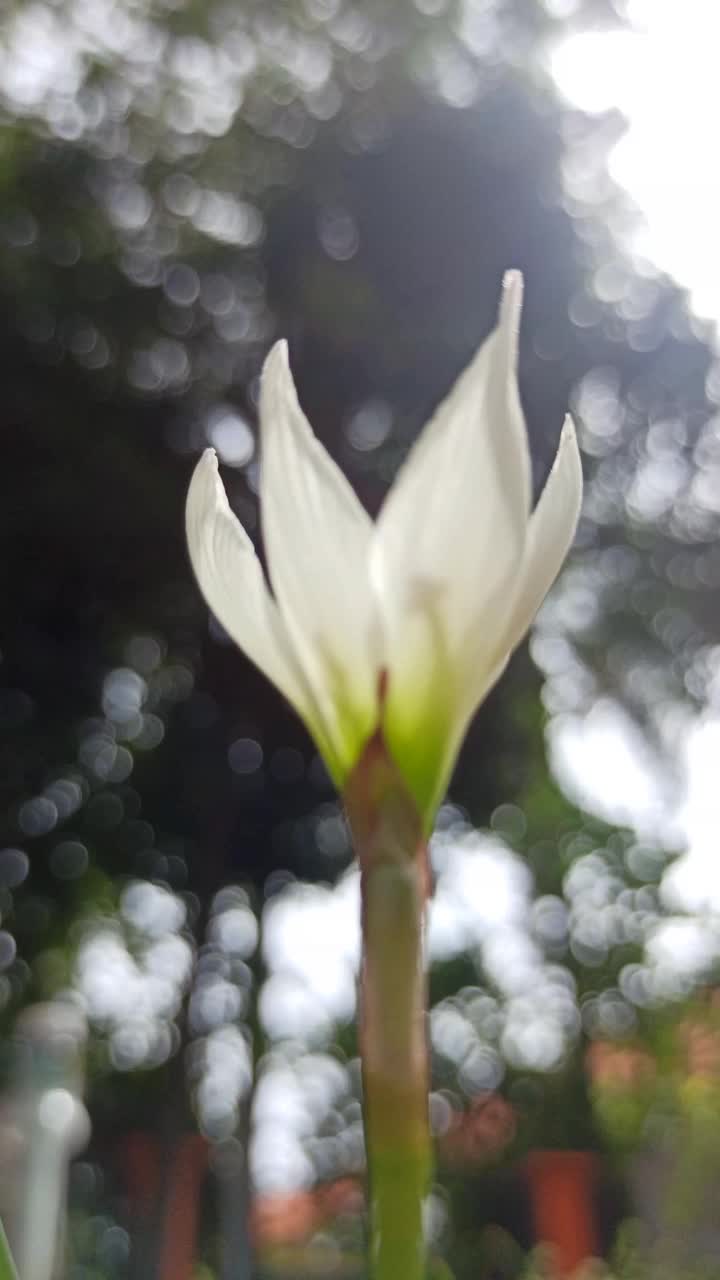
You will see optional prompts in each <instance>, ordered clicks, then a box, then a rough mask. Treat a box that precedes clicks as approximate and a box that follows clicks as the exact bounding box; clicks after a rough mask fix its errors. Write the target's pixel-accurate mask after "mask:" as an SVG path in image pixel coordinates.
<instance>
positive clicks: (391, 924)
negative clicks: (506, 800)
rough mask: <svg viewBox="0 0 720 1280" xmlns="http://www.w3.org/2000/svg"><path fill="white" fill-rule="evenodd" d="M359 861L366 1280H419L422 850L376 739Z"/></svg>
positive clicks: (426, 1136)
mask: <svg viewBox="0 0 720 1280" xmlns="http://www.w3.org/2000/svg"><path fill="white" fill-rule="evenodd" d="M345 802H346V807H347V812H348V818H349V821H350V825H351V828H352V832H353V837H354V840H355V844H356V848H357V853H358V857H359V860H360V871H361V885H362V928H363V962H362V979H361V1008H360V1049H361V1056H362V1071H363V1093H364V1108H363V1111H364V1123H365V1142H366V1148H367V1160H368V1174H369V1184H370V1197H369V1198H370V1263H371V1274H372V1277H373V1280H425V1274H426V1256H425V1242H424V1235H423V1221H422V1214H423V1201H424V1198H425V1195H426V1194H427V1189H428V1180H429V1176H430V1169H431V1147H430V1133H429V1123H428V1054H427V1038H426V1028H425V1005H426V990H425V977H424V972H423V959H422V938H423V922H424V912H425V897H426V888H425V886H426V850H425V845H424V842H423V839H422V831H421V823H420V818H419V815H418V812H417V808H416V806H415V805H414V803H413V801H412V799H411V797H410V795H409V793H408V791H407V789H406V788H405V785H404V783H403V782H402V779H401V778H400V776H399V774H398V773H397V770H396V769H395V767H394V765H393V764H392V762H391V761H390V759H389V756H388V755H387V752H386V750H385V748H384V744H383V742H382V739H381V738H380V737H379V736H377V737H376V738H375V739H373V740H372V742H371V743H370V745H369V746H368V748H367V749H366V751H365V753H364V754H363V756H362V758H361V760H360V762H359V764H358V766H357V768H356V770H355V771H354V772H353V774H352V775H351V778H350V781H349V783H348V786H347V788H346V791H345Z"/></svg>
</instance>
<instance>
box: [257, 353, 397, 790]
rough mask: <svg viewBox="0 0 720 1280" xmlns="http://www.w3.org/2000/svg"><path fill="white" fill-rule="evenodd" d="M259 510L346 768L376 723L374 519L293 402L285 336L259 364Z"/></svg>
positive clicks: (274, 574)
mask: <svg viewBox="0 0 720 1280" xmlns="http://www.w3.org/2000/svg"><path fill="white" fill-rule="evenodd" d="M260 427H261V435H262V466H261V476H260V508H261V516H262V523H263V535H264V539H265V546H266V548H267V556H268V565H269V572H270V580H271V582H272V587H273V591H274V593H275V596H276V599H277V601H278V605H279V608H280V611H281V613H282V616H283V620H284V622H285V625H286V626H287V629H288V632H289V634H290V636H291V638H292V644H293V650H294V652H295V655H296V658H297V661H298V663H299V664H300V666H301V667H302V670H303V673H304V675H305V678H306V680H307V683H308V685H309V686H310V688H311V689H312V691H313V694H314V697H315V699H316V701H317V703H318V705H319V706H320V707H321V708H322V713H323V717H324V720H325V722H326V723H327V725H328V726H329V732H330V735H331V738H332V742H333V749H334V752H335V754H336V756H337V758H338V759H339V760H340V761H341V768H342V769H343V770H345V771H347V770H349V769H350V768H351V767H352V765H353V764H354V763H355V761H356V760H357V757H358V755H359V754H360V751H361V750H362V747H363V746H364V744H365V742H366V741H367V739H368V738H369V737H370V735H371V734H372V732H373V730H374V728H375V727H376V725H377V719H378V711H377V690H378V676H379V670H380V661H379V636H378V624H377V619H376V615H375V608H374V602H373V598H372V595H371V592H370V583H369V550H370V539H371V534H372V522H371V520H370V517H369V516H368V515H367V513H366V512H365V511H364V509H363V508H362V506H361V505H360V503H359V501H358V499H357V498H356V496H355V494H354V492H353V490H352V488H351V486H350V485H349V484H348V482H347V480H346V479H345V477H344V475H343V474H342V472H341V471H340V470H339V468H338V467H336V466H335V463H334V462H333V461H332V459H331V458H330V456H329V454H328V453H327V452H326V450H325V449H324V448H323V446H322V445H321V444H320V441H319V440H318V439H317V438H316V437H315V436H314V435H313V432H312V429H311V427H310V424H309V422H308V421H307V418H306V417H305V415H304V413H303V412H302V409H301V408H300V405H299V404H298V400H297V394H296V391H295V386H294V383H293V380H292V374H291V372H290V367H289V364H288V354H287V344H286V343H285V342H278V343H276V345H275V346H274V347H273V349H272V351H271V352H270V354H269V356H268V358H267V360H266V362H265V367H264V369H263V375H262V384H261V394H260Z"/></svg>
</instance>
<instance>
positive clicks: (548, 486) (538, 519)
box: [509, 415, 582, 649]
mask: <svg viewBox="0 0 720 1280" xmlns="http://www.w3.org/2000/svg"><path fill="white" fill-rule="evenodd" d="M581 500H582V464H581V461H580V451H579V449H578V445H577V439H576V436H575V427H574V425H573V420H572V418H571V417H570V416H569V415H568V417H567V418H566V419H565V423H564V425H563V429H562V433H561V436H560V444H559V446H558V451H557V454H556V455H555V461H554V463H553V466H552V470H551V472H550V475H549V476H548V478H547V481H546V483H545V488H544V489H543V491H542V493H541V495H540V500H539V502H538V504H537V507H536V508H535V510H534V511H533V514H532V516H531V517H530V525H529V528H528V541H527V547H526V551H525V559H524V562H523V574H522V584H521V587H520V590H519V592H518V595H517V598H516V601H515V605H514V608H513V616H512V621H511V625H510V633H509V640H510V647H511V648H513V649H514V648H515V647H516V646H517V645H518V644H519V643H520V641H521V640H522V638H523V636H524V635H525V632H526V631H527V629H528V627H529V626H530V624H531V622H532V620H533V618H534V617H535V614H536V613H537V611H538V609H539V608H540V605H541V604H542V602H543V600H544V599H545V596H546V595H547V593H548V591H549V590H550V588H551V586H552V584H553V582H554V581H555V579H556V577H557V575H558V573H559V572H560V569H561V567H562V564H563V561H564V559H565V557H566V555H567V553H568V551H569V549H570V545H571V543H572V540H573V538H574V536H575V528H576V525H577V521H578V515H579V514H580V503H581Z"/></svg>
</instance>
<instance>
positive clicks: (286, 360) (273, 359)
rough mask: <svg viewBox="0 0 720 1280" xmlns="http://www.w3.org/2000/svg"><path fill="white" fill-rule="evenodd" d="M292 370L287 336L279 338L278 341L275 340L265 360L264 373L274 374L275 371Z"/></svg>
mask: <svg viewBox="0 0 720 1280" xmlns="http://www.w3.org/2000/svg"><path fill="white" fill-rule="evenodd" d="M281 370H282V371H287V372H289V370H290V354H289V351H288V344H287V339H286V338H278V340H277V342H273V344H272V346H271V348H270V350H269V351H268V353H267V355H266V357H265V360H264V361H263V367H262V373H263V377H264V376H265V375H266V374H270V375H272V374H273V372H278V373H279V372H280V371H281Z"/></svg>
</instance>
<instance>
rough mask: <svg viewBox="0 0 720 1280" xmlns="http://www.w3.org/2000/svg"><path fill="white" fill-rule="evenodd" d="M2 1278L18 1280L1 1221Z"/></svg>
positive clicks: (0, 1267) (0, 1263) (0, 1258)
mask: <svg viewBox="0 0 720 1280" xmlns="http://www.w3.org/2000/svg"><path fill="white" fill-rule="evenodd" d="M0 1280H18V1273H17V1271H16V1269H15V1263H14V1262H13V1259H12V1254H11V1252H10V1245H9V1244H8V1242H7V1236H6V1235H5V1231H4V1229H3V1225H2V1223H1V1222H0Z"/></svg>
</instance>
